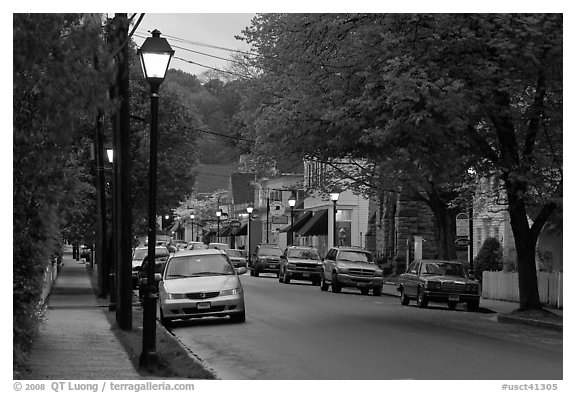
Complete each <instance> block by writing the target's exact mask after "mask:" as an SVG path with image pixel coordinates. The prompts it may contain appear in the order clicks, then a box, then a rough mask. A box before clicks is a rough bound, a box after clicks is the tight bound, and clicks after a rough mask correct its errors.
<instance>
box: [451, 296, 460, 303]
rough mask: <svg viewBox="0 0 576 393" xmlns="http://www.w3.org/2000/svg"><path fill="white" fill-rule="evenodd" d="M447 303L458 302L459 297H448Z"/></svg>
mask: <svg viewBox="0 0 576 393" xmlns="http://www.w3.org/2000/svg"><path fill="white" fill-rule="evenodd" d="M448 301H450V302H459V301H460V296H458V295H448Z"/></svg>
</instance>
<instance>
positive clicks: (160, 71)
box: [138, 30, 174, 368]
mask: <svg viewBox="0 0 576 393" xmlns="http://www.w3.org/2000/svg"><path fill="white" fill-rule="evenodd" d="M173 55H174V50H173V49H172V47H170V44H169V43H168V41H167V40H166V39H165V38H160V32H159V31H158V30H154V31H153V32H152V37H148V38H146V40H145V41H144V43H143V44H142V47H140V49H139V50H138V56H139V57H140V62H141V64H142V71H143V73H144V77H145V78H146V80H147V81H148V84H149V85H150V90H151V94H150V179H149V180H150V188H149V190H150V191H149V201H148V261H149V263H148V265H147V272H146V277H147V285H146V288H145V295H144V321H143V334H142V353H141V354H140V366H143V367H148V368H152V367H157V365H158V354H157V353H156V302H157V299H158V295H157V293H156V291H155V288H154V287H155V280H154V273H155V271H154V270H155V269H154V268H155V263H154V261H155V260H156V254H155V251H156V193H157V158H158V152H157V149H158V99H159V95H158V90H159V89H160V84H162V82H163V81H164V77H165V76H166V71H167V70H168V65H169V64H170V59H171V58H172V56H173Z"/></svg>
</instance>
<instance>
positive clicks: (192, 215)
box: [190, 214, 194, 241]
mask: <svg viewBox="0 0 576 393" xmlns="http://www.w3.org/2000/svg"><path fill="white" fill-rule="evenodd" d="M190 219H191V220H192V241H194V214H190Z"/></svg>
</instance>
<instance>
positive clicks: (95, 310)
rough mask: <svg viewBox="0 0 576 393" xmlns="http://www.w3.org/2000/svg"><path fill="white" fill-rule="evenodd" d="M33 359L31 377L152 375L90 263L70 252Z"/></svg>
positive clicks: (94, 377) (130, 376) (49, 302)
mask: <svg viewBox="0 0 576 393" xmlns="http://www.w3.org/2000/svg"><path fill="white" fill-rule="evenodd" d="M63 262H64V266H63V267H62V270H61V272H60V273H59V275H58V278H57V280H56V283H55V285H54V287H53V288H52V292H51V294H50V296H49V298H48V310H47V313H46V320H45V322H44V323H43V324H42V326H41V327H40V333H39V337H38V339H37V341H36V342H35V343H34V346H33V348H32V352H31V354H30V357H29V361H28V368H29V369H30V373H29V374H26V375H23V377H24V378H26V379H39V380H42V379H55V380H78V379H82V380H98V379H100V380H102V379H115V380H124V379H146V378H145V377H142V376H141V375H140V374H138V372H137V371H136V369H135V368H134V366H133V364H132V362H131V361H130V359H129V357H128V355H127V353H126V351H125V350H124V348H123V347H122V344H121V343H120V341H119V340H118V338H117V337H116V335H115V334H114V332H112V330H111V328H110V323H109V322H108V319H107V318H106V315H105V314H104V313H105V311H107V308H105V307H104V306H103V305H102V304H98V302H97V298H96V296H95V294H94V291H93V289H92V285H91V282H90V277H89V276H88V272H87V271H86V265H85V264H84V263H81V262H79V261H76V260H74V259H73V258H72V256H71V254H64V258H63Z"/></svg>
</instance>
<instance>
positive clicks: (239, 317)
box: [230, 310, 246, 323]
mask: <svg viewBox="0 0 576 393" xmlns="http://www.w3.org/2000/svg"><path fill="white" fill-rule="evenodd" d="M230 320H231V321H232V322H234V323H242V322H246V311H245V310H242V312H237V313H234V314H230Z"/></svg>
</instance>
